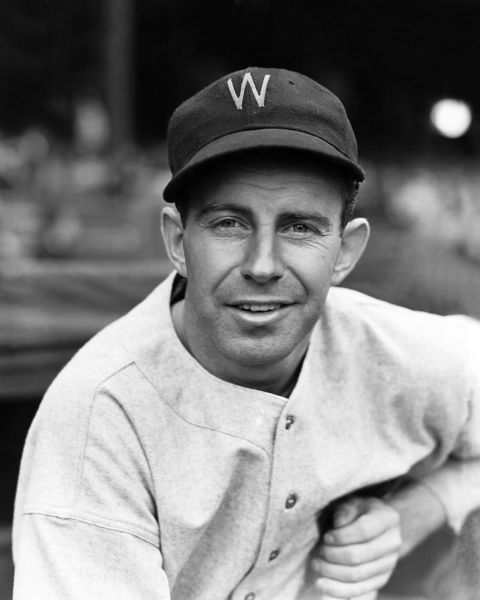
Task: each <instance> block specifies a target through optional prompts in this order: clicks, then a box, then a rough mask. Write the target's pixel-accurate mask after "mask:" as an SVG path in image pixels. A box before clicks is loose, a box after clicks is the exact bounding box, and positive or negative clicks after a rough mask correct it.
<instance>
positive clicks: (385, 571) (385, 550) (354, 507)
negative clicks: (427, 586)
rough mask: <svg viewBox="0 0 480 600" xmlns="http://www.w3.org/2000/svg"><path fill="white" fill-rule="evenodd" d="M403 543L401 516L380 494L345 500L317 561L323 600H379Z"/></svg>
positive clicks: (335, 515) (314, 561)
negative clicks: (380, 592)
mask: <svg viewBox="0 0 480 600" xmlns="http://www.w3.org/2000/svg"><path fill="white" fill-rule="evenodd" d="M401 546H402V537H401V523H400V515H399V513H398V512H397V510H396V509H395V508H393V507H392V506H390V505H389V504H387V503H386V502H384V501H383V500H379V499H378V498H360V497H354V498H350V499H349V500H346V501H345V502H343V503H342V504H340V505H339V506H338V507H337V508H336V510H335V514H334V516H333V528H332V529H331V530H330V531H328V532H327V533H326V534H325V536H324V537H323V541H322V544H320V546H319V547H318V550H317V552H316V555H315V557H314V558H313V559H312V568H313V570H314V571H315V573H316V575H317V580H316V587H317V589H318V590H319V592H320V596H319V600H320V599H321V600H333V599H339V598H340V599H348V600H350V599H354V598H355V599H356V600H375V599H376V598H377V592H378V590H379V589H381V588H382V587H383V586H384V585H385V584H386V583H387V581H388V579H389V578H390V576H391V574H392V572H393V570H394V568H395V566H396V564H397V561H398V558H399V555H400V550H401Z"/></svg>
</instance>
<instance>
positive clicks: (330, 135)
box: [163, 67, 365, 202]
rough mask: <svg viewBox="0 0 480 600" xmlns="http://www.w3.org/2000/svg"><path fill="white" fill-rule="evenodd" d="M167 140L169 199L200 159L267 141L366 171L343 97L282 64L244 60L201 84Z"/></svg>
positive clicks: (358, 176)
mask: <svg viewBox="0 0 480 600" xmlns="http://www.w3.org/2000/svg"><path fill="white" fill-rule="evenodd" d="M167 146H168V160H169V166H170V169H171V171H172V179H171V180H170V182H169V183H168V184H167V186H166V188H165V190H164V192H163V195H164V198H165V200H166V201H167V202H174V200H175V192H176V190H177V189H178V188H179V186H180V185H181V184H182V183H183V182H184V181H185V180H186V179H187V178H188V177H189V176H190V175H191V174H192V173H194V172H195V171H196V170H197V169H199V168H201V166H202V165H205V164H206V163H209V162H211V161H213V160H215V159H218V158H220V157H223V156H226V155H229V154H232V153H236V152H244V151H248V150H257V149H265V148H279V149H280V148H281V149H291V150H298V151H304V152H309V153H313V154H316V155H318V156H319V157H321V158H322V159H325V160H328V161H330V162H333V163H336V164H337V165H339V166H342V167H344V168H345V169H346V170H349V171H350V172H351V174H352V177H353V179H355V180H357V181H363V180H364V179H365V174H364V172H363V170H362V168H361V167H360V166H359V164H358V155H357V142H356V139H355V134H354V133H353V129H352V126H351V125H350V121H349V120H348V117H347V113H346V112H345V108H344V106H343V104H342V103H341V102H340V100H339V99H338V98H337V97H336V96H335V95H334V94H332V92H330V91H329V90H327V88H325V87H323V86H322V85H320V84H319V83H317V82H316V81H313V80H312V79H310V78H309V77H306V76H305V75H301V74H300V73H295V72H293V71H286V70H285V69H265V68H260V67H249V68H247V69H242V70H241V71H236V72H235V73H231V74H229V75H225V76H224V77H222V78H221V79H218V80H217V81H215V82H214V83H212V84H210V85H209V86H207V87H206V88H204V89H202V90H200V91H199V92H198V93H197V94H195V95H194V96H192V97H191V98H189V99H188V100H186V101H185V102H184V103H183V104H181V105H180V106H179V107H178V108H177V109H176V110H175V112H174V113H173V115H172V117H171V119H170V122H169V125H168V134H167Z"/></svg>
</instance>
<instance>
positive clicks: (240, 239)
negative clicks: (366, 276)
mask: <svg viewBox="0 0 480 600" xmlns="http://www.w3.org/2000/svg"><path fill="white" fill-rule="evenodd" d="M252 71H253V70H252ZM262 73H263V70H262ZM267 74H270V78H269V79H266V75H265V74H263V75H262V77H263V80H262V78H260V79H258V77H259V75H258V73H252V75H251V77H252V81H253V82H254V84H253V86H254V87H252V89H251V90H250V93H251V95H253V100H252V98H250V100H249V104H250V108H249V109H248V110H247V106H246V102H247V100H246V95H247V89H246V88H247V84H248V81H249V79H246V75H245V74H244V75H243V79H241V78H240V80H238V77H240V76H239V75H238V74H237V76H238V77H237V78H236V76H235V74H234V75H232V76H231V77H229V78H228V77H227V78H224V79H223V80H220V82H217V84H213V88H212V89H210V92H209V97H210V100H211V102H212V105H211V107H210V111H211V112H212V113H213V114H216V105H215V99H216V100H217V104H218V103H220V104H222V103H223V102H224V101H225V93H223V96H222V90H223V92H225V90H224V89H223V87H225V86H226V88H227V94H228V97H230V102H231V103H232V107H231V108H230V110H232V111H235V114H234V115H233V116H230V117H229V118H230V120H231V122H230V123H229V127H228V128H227V132H224V134H223V136H220V137H214V139H213V140H212V141H211V142H208V141H205V138H206V133H205V132H202V131H200V130H202V126H203V127H205V128H207V129H208V127H209V123H210V121H209V118H207V117H205V119H204V120H203V122H202V121H200V122H198V121H196V120H195V121H191V120H190V119H189V118H185V117H183V120H184V126H185V124H188V127H189V128H190V129H191V128H192V127H196V128H197V130H198V131H196V133H195V136H196V138H197V139H199V140H200V143H199V145H198V147H197V148H196V150H195V149H193V150H192V148H190V150H189V152H185V148H182V151H183V152H184V155H183V158H179V155H178V152H179V151H180V150H179V149H178V144H177V146H176V145H175V144H176V143H177V142H178V140H176V141H175V140H171V142H170V148H171V152H173V156H171V164H172V170H173V178H172V182H171V183H170V185H169V187H167V190H166V195H165V196H166V199H167V200H169V201H175V203H176V205H177V207H178V209H179V210H178V209H177V208H176V207H173V206H172V207H167V208H166V209H164V214H163V233H164V238H165V242H166V246H167V251H168V253H169V256H170V258H171V260H172V262H173V263H174V265H175V267H176V268H177V270H178V272H179V273H180V274H181V275H183V276H184V277H185V278H186V279H187V288H186V297H185V303H184V307H183V313H182V323H183V324H182V327H183V334H184V338H185V339H184V342H185V343H186V345H187V346H188V347H189V348H190V350H191V351H192V353H193V354H194V356H196V358H197V359H198V360H199V361H200V362H201V363H202V364H203V365H204V366H205V367H206V368H207V369H209V370H210V371H212V372H213V373H215V374H217V375H218V376H220V377H222V378H225V379H228V380H231V381H234V382H235V381H237V382H239V383H242V382H243V381H244V380H245V373H247V374H249V373H251V372H252V370H257V371H258V370H263V371H265V372H266V371H268V370H269V369H270V370H271V369H272V368H273V367H275V366H277V367H279V366H280V367H282V365H283V367H284V368H286V369H288V368H290V367H291V366H292V365H295V364H297V363H298V361H299V360H300V359H301V356H302V355H303V353H304V351H305V349H306V346H307V344H308V339H309V337H310V333H311V330H312V328H313V326H314V324H315V322H316V321H317V320H318V318H319V317H320V315H321V312H322V309H323V306H324V304H325V300H326V296H327V293H328V290H329V288H330V286H331V285H336V284H338V283H340V282H341V281H342V280H343V279H344V277H345V276H346V275H347V274H348V273H349V272H350V271H351V270H352V269H353V267H354V265H355V263H356V261H357V260H358V258H359V257H360V255H361V253H362V251H363V248H364V246H365V243H366V241H367V238H368V224H367V223H366V221H365V220H363V219H353V220H350V216H351V215H350V214H349V213H350V212H351V209H352V207H353V199H354V196H355V193H356V189H357V186H358V181H359V180H360V179H362V177H363V172H362V171H361V169H360V167H358V165H357V164H356V143H355V139H354V137H353V132H352V131H351V127H350V124H349V123H348V120H347V118H346V115H345V114H344V113H343V115H344V116H342V110H343V107H341V104H340V102H339V100H338V99H336V98H335V97H334V96H333V95H331V94H330V92H328V91H326V90H325V88H321V86H319V87H320V88H321V89H320V91H319V94H320V99H319V98H317V100H318V101H319V102H320V100H322V99H323V100H322V101H323V103H324V105H325V106H323V108H322V106H319V105H318V103H317V104H315V103H314V102H313V99H312V98H311V97H310V98H305V97H304V95H305V94H306V93H307V91H309V92H310V95H311V96H312V94H313V92H312V90H311V88H312V87H313V89H314V92H318V90H316V87H315V86H318V84H315V83H314V82H311V80H308V79H307V78H303V76H300V75H297V74H289V73H288V72H287V71H278V72H277V71H276V70H271V72H270V73H267ZM276 77H279V78H283V80H285V81H286V82H287V83H286V84H285V85H287V86H292V87H293V86H296V87H298V86H300V87H302V86H303V88H305V89H303V90H302V91H303V93H302V94H301V98H299V97H298V96H297V94H293V98H292V97H291V96H292V95H291V94H290V97H289V98H288V102H290V104H291V108H292V110H291V112H292V114H293V115H294V116H295V115H297V117H298V112H299V110H298V105H296V104H294V99H295V98H297V100H298V103H300V105H301V107H302V110H303V112H304V114H303V117H302V118H303V124H302V127H303V128H305V127H306V124H308V123H309V122H310V121H311V122H312V123H313V124H312V131H313V132H314V134H315V135H314V134H312V133H308V132H307V131H303V130H302V131H299V130H294V129H281V130H280V128H279V127H277V125H278V124H279V123H283V124H284V125H285V124H287V125H289V126H292V122H291V121H292V118H293V117H292V115H290V116H289V111H288V110H287V108H288V106H287V104H286V103H287V99H286V98H285V97H283V96H282V97H281V101H282V102H283V103H284V104H285V106H282V107H281V110H280V112H281V113H282V115H280V116H279V115H278V114H277V112H278V111H276V110H275V105H273V104H272V103H273V102H274V101H275V95H274V92H275V91H276V90H275V78H276ZM272 79H273V81H272ZM303 79H305V80H307V83H305V82H304V81H303ZM229 81H230V84H229V83H228V82H229ZM242 81H247V84H245V85H244V86H243V87H244V88H245V89H244V91H243V95H242V91H241V90H242V85H241V82H242ZM262 81H263V83H262ZM269 81H270V82H272V83H271V85H272V96H270V95H269V91H268V90H269V88H268V85H269ZM222 82H223V83H222ZM234 82H235V83H234ZM265 82H267V83H265ZM288 82H292V83H288ZM223 84H225V85H224V86H223ZM279 85H280V84H277V87H278V86H279ZM215 86H220V88H219V89H217V88H216V87H215ZM235 86H236V87H235ZM255 86H256V87H255ZM232 88H233V91H232ZM235 90H237V91H236V92H235ZM287 90H288V88H287ZM277 91H278V90H277ZM202 93H203V94H204V93H205V92H200V94H202ZM277 95H278V93H277ZM313 95H314V94H313ZM280 96H281V94H280ZM317 96H318V94H317ZM228 97H227V100H228ZM194 98H195V97H194ZM219 98H220V99H219ZM325 98H326V100H325ZM332 98H333V99H332ZM201 101H202V102H205V99H203V100H201ZM307 101H308V102H307ZM187 102H189V103H190V108H188V107H187V109H182V110H186V111H187V113H188V112H189V111H190V112H192V111H193V112H195V101H194V100H190V101H187ZM309 103H310V104H309ZM252 104H253V106H252ZM262 104H263V105H264V107H267V106H269V110H270V111H271V113H272V115H273V116H270V117H269V120H268V119H267V120H268V124H269V125H272V119H276V120H277V121H278V123H277V125H276V128H275V127H263V128H261V127H259V128H253V129H249V127H251V125H252V123H253V122H254V123H255V125H259V122H258V120H259V119H260V118H264V119H265V117H261V114H262V113H261V114H260V116H258V115H256V113H257V112H258V111H261V109H262ZM332 105H334V108H335V110H334V111H333V109H332ZM338 105H340V107H341V110H340V108H339V106H338ZM222 106H223V104H222ZM239 107H240V108H239ZM224 109H225V110H227V109H226V108H225V107H224ZM204 110H207V109H206V108H204ZM242 111H245V113H243V116H240V117H238V115H237V113H242ZM282 111H283V112H282ZM308 111H310V113H312V114H307V113H308ZM332 111H333V112H334V113H335V114H334V116H333V117H332V115H331V114H330V113H331V112H332ZM335 111H336V112H335ZM252 113H253V116H252ZM324 113H327V114H324ZM255 115H256V116H255ZM174 118H175V117H174ZM287 118H290V119H291V120H290V121H289V122H287V121H286V119H287ZM298 118H300V117H298ZM255 119H256V120H255ZM322 119H323V125H319V124H318V123H317V121H318V120H322ZM232 122H234V124H235V126H236V127H237V129H236V131H233V125H232ZM293 122H294V123H296V124H297V125H298V123H299V121H298V119H297V120H296V121H295V119H293ZM242 123H243V124H244V127H245V129H244V130H242V129H241V128H240V127H241V126H242ZM176 127H178V123H177V125H176ZM322 127H323V129H322ZM335 127H336V129H335ZM342 128H343V129H342ZM324 130H325V131H324ZM172 131H173V132H175V127H174V126H171V127H170V135H172ZM279 132H280V133H279ZM216 133H218V131H217V132H216ZM245 133H246V134H247V138H248V139H246V138H245V136H244V134H245ZM320 133H323V137H316V136H317V135H318V134H320ZM278 134H279V135H278ZM189 135H190V136H191V135H193V134H192V133H191V132H190V133H188V132H187V133H184V135H183V138H182V139H183V140H184V141H185V140H186V141H185V143H187V144H188V143H192V141H191V140H190V142H188V136H189ZM290 135H292V136H293V137H289V136H290ZM313 138H315V139H313ZM253 139H256V140H257V141H256V143H255V144H253V141H252V140H253ZM280 139H281V142H282V143H281V144H278V143H277V142H278V141H279V140H280ZM289 139H290V140H292V139H293V140H294V141H293V143H292V144H290V146H289V145H288V140H289ZM326 139H328V140H329V141H328V142H327V141H326ZM332 140H335V142H336V144H337V145H338V147H333V146H331V144H330V142H331V141H332ZM352 140H353V141H352ZM342 143H343V146H342ZM245 144H247V147H245ZM250 144H252V146H251V147H250ZM302 144H304V145H305V144H306V145H307V146H308V147H300V146H301V145H302ZM172 148H173V149H174V148H177V150H176V151H175V150H172ZM175 152H177V153H175Z"/></svg>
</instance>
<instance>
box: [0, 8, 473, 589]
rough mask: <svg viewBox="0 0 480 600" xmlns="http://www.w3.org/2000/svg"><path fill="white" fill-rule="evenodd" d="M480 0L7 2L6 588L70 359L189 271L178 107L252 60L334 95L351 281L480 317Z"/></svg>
mask: <svg viewBox="0 0 480 600" xmlns="http://www.w3.org/2000/svg"><path fill="white" fill-rule="evenodd" d="M479 23H480V3H478V2H476V1H475V0H363V1H360V0H359V1H353V0H352V1H346V0H331V1H327V0H325V1H323V2H318V1H311V2H308V1H303V0H296V1H295V2H292V1H291V0H290V1H282V0H276V1H275V0H250V1H248V0H236V1H235V0H208V1H207V0H138V1H137V2H134V0H71V1H70V2H67V1H63V2H62V1H60V0H3V2H2V19H1V23H0V47H1V52H0V411H1V416H0V460H1V477H2V485H1V486H0V558H1V560H0V600H6V599H7V598H10V597H11V591H10V586H11V559H10V525H11V517H12V507H13V498H14V492H15V483H16V476H17V471H18V465H19V460H20V455H21V449H22V445H23V441H24V438H25V435H26V432H27V429H28V426H29V424H30V421H31V419H32V417H33V415H34V413H35V410H36V408H37V406H38V403H39V401H40V399H41V397H42V395H43V393H44V391H45V389H46V387H47V386H48V384H49V382H50V381H51V380H52V379H53V377H54V376H55V374H56V373H57V372H58V371H59V369H60V368H61V367H62V366H63V365H64V364H65V362H66V361H67V360H68V359H69V358H70V356H71V355H72V354H73V353H74V352H75V351H76V350H77V349H78V348H79V346H80V345H82V344H83V343H84V342H85V341H86V340H87V339H88V338H89V337H90V336H92V335H93V334H94V333H95V332H96V331H97V330H98V329H100V328H101V327H103V326H104V325H105V324H107V323H108V322H109V321H111V320H113V319H114V318H116V317H118V316H119V315H121V314H123V313H124V312H126V311H127V310H128V309H129V308H130V307H131V306H133V305H134V304H135V303H136V302H138V301H139V300H140V299H141V298H142V297H143V296H144V295H146V294H147V293H148V292H149V291H150V290H151V289H153V287H154V286H155V285H156V284H157V283H158V282H159V281H160V280H161V278H162V277H164V275H165V274H166V273H167V272H168V271H169V266H168V264H167V262H166V258H165V253H164V250H163V246H162V242H161V239H160V235H159V214H160V211H161V207H162V190H163V187H164V185H165V183H166V181H168V178H169V170H168V166H167V158H166V152H165V135H166V126H167V122H168V118H169V116H170V114H171V112H172V110H173V109H174V108H175V107H176V106H177V104H178V103H180V102H181V101H183V100H184V99H186V98H187V97H188V96H190V95H191V94H193V93H194V92H196V91H197V90H198V89H200V88H201V87H203V86H204V85H206V84H208V83H210V82H211V81H213V80H214V79H216V78H217V77H219V76H221V75H224V74H225V73H227V72H229V71H232V70H235V69H238V68H243V67H245V66H248V65H261V66H267V67H268V66H272V67H285V68H289V69H293V70H298V71H301V72H303V73H305V74H307V75H310V76H311V77H313V78H315V79H317V80H318V81H320V82H321V83H323V84H325V85H326V86H327V87H329V88H330V89H331V90H332V91H334V92H335V93H336V94H337V95H338V96H339V97H340V98H341V99H342V101H343V103H344V104H345V105H346V107H347V112H348V114H349V116H350V119H351V121H352V123H353V126H354V129H355V131H356V133H357V138H358V141H359V146H360V156H361V162H362V164H363V165H364V167H365V169H366V171H367V182H366V183H365V184H363V186H362V189H361V192H360V201H359V208H358V212H359V214H361V215H364V216H367V217H369V218H370V219H371V221H372V224H373V236H372V240H371V243H370V246H369V248H368V251H367V253H366V256H365V257H364V259H363V260H362V262H361V264H360V265H359V267H358V269H357V270H356V272H355V273H354V274H353V275H352V276H351V277H350V279H349V280H348V281H347V282H346V285H349V286H352V287H355V288H357V289H360V290H362V291H365V292H367V293H370V294H372V295H375V296H378V297H381V298H384V299H386V300H389V301H393V302H396V303H399V304H403V305H405V306H408V307H411V308H415V309H420V310H429V311H432V312H437V313H441V314H449V313H463V314H467V315H471V316H474V317H480V169H479V166H480V84H479V81H478V59H479V56H480V35H479V34H478V24H479Z"/></svg>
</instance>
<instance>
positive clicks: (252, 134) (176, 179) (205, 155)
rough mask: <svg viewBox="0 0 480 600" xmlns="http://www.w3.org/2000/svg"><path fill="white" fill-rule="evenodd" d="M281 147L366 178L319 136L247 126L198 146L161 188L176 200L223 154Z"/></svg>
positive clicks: (353, 164)
mask: <svg viewBox="0 0 480 600" xmlns="http://www.w3.org/2000/svg"><path fill="white" fill-rule="evenodd" d="M266 148H283V149H290V150H299V151H303V152H309V153H313V154H317V155H319V156H321V157H323V158H325V159H327V160H328V161H330V162H334V163H336V164H337V165H339V166H343V167H345V168H346V169H349V170H350V171H351V172H352V174H353V175H354V177H355V179H356V180H357V181H363V180H364V179H365V173H364V171H363V169H361V168H360V167H359V165H357V164H356V163H355V162H353V161H352V160H350V159H349V158H348V157H347V156H345V155H344V154H342V153H341V152H340V151H339V150H337V149H336V148H334V147H333V146H331V145H330V144H329V143H328V142H325V141H324V140H322V139H321V138H319V137H316V136H314V135H310V134H308V133H304V132H302V131H296V130H292V129H250V130H247V131H238V132H235V133H230V134H228V135H225V136H223V137H221V138H218V139H217V140H214V141H213V142H210V143H209V144H207V145H206V146H204V147H203V148H201V149H200V150H199V151H198V152H197V153H196V154H194V155H193V156H192V158H191V159H190V160H189V161H188V162H187V163H186V164H185V165H184V166H183V167H182V168H181V169H180V170H179V171H177V173H175V175H173V177H172V179H171V180H170V182H169V183H168V184H167V186H166V187H165V189H164V191H163V197H164V199H165V200H166V201H167V202H174V201H175V192H176V191H177V189H178V188H179V187H180V186H181V185H182V184H183V183H184V182H185V180H186V179H187V178H188V177H189V176H191V175H192V174H193V173H194V172H195V171H196V170H197V169H199V168H200V167H201V166H203V165H205V164H206V163H208V162H210V161H213V160H214V159H217V158H220V157H222V156H227V155H230V154H234V153H237V152H244V151H246V150H259V149H266Z"/></svg>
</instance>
